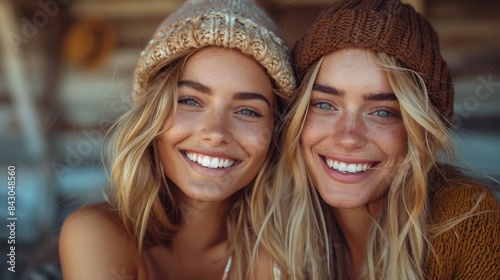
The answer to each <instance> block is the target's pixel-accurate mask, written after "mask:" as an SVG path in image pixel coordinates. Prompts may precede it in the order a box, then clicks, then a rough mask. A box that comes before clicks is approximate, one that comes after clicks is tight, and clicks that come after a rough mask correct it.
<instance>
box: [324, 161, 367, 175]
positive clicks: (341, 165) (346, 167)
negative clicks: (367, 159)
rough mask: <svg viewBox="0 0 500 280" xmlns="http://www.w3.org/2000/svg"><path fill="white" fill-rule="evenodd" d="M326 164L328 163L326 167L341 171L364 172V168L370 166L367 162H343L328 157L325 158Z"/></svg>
mask: <svg viewBox="0 0 500 280" xmlns="http://www.w3.org/2000/svg"><path fill="white" fill-rule="evenodd" d="M326 164H327V165H328V167H330V168H332V169H335V170H338V171H340V172H342V173H361V172H365V171H366V170H368V168H370V167H371V165H370V164H368V163H365V164H362V163H357V164H356V163H345V162H339V161H336V160H333V159H328V158H327V159H326Z"/></svg>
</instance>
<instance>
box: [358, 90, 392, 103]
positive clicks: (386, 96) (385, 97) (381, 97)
mask: <svg viewBox="0 0 500 280" xmlns="http://www.w3.org/2000/svg"><path fill="white" fill-rule="evenodd" d="M363 100H365V101H396V100H398V98H397V97H396V95H395V94H394V93H392V92H388V93H386V92H380V93H371V94H368V95H364V96H363Z"/></svg>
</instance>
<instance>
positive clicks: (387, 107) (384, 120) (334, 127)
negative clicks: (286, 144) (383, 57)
mask: <svg viewBox="0 0 500 280" xmlns="http://www.w3.org/2000/svg"><path fill="white" fill-rule="evenodd" d="M376 61H377V58H376V56H375V55H374V54H373V53H371V52H369V51H366V50H362V49H351V48H349V49H342V50H339V51H335V52H333V53H330V54H328V55H326V56H325V58H324V60H323V63H322V65H321V67H320V69H319V72H318V75H317V77H316V80H315V81H314V86H313V90H312V93H311V100H310V105H309V109H308V113H307V116H306V121H305V125H304V128H303V132H302V135H301V148H302V151H303V154H304V158H305V161H306V165H307V169H308V172H309V174H310V175H311V178H312V180H313V183H314V186H315V187H316V189H317V190H318V192H319V193H320V195H321V197H322V198H323V199H324V200H325V202H326V203H328V204H329V205H330V206H332V207H333V208H334V209H335V208H348V209H350V208H358V207H363V206H364V205H372V204H374V203H378V202H379V200H380V198H381V197H382V196H383V195H384V194H385V193H386V192H387V190H388V188H389V186H390V183H391V178H393V176H394V172H395V171H396V169H397V165H398V162H399V161H400V159H401V158H403V157H404V156H405V155H406V153H407V138H406V137H407V134H406V130H405V127H404V124H403V120H402V118H401V111H400V106H399V102H398V100H397V98H396V96H395V95H394V93H393V90H392V88H391V86H390V84H389V81H388V78H387V74H386V73H385V72H384V71H382V70H381V69H380V67H378V66H377V62H376Z"/></svg>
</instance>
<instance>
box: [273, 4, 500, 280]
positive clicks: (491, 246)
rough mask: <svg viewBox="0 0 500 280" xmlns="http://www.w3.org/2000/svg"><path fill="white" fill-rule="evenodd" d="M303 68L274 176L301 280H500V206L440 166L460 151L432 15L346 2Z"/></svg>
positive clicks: (301, 47)
mask: <svg viewBox="0 0 500 280" xmlns="http://www.w3.org/2000/svg"><path fill="white" fill-rule="evenodd" d="M292 60H293V62H294V65H295V66H296V67H297V68H296V70H297V72H296V74H297V77H298V80H299V81H300V82H301V84H300V86H299V90H298V93H297V95H294V97H293V98H292V101H291V105H290V108H291V109H290V111H289V112H288V113H287V115H286V117H285V128H284V131H283V139H281V146H282V147H286V149H285V150H284V155H283V160H281V161H280V163H279V165H278V166H277V169H276V170H275V172H274V173H273V174H272V176H271V177H272V178H268V180H272V181H273V184H274V188H272V189H274V190H277V191H281V192H282V193H281V194H279V193H278V194H273V196H275V197H281V199H280V200H279V201H277V202H276V204H275V205H273V206H272V207H271V208H270V209H269V210H270V211H269V212H268V215H269V217H273V216H274V215H276V213H289V218H287V217H286V216H285V217H282V219H283V220H294V223H288V224H284V226H286V227H287V230H286V232H287V234H286V235H284V236H286V238H287V239H286V240H285V241H284V242H285V243H286V244H293V245H294V246H290V247H289V248H288V251H289V252H288V253H287V254H285V255H287V257H288V258H287V260H286V261H283V263H287V265H286V266H287V267H292V268H294V269H295V270H292V271H291V272H290V275H291V276H292V277H291V278H294V279H304V278H309V279H311V278H313V279H321V276H317V275H318V273H319V275H323V276H322V277H324V278H323V279H398V280H401V279H500V262H499V260H500V211H499V209H500V208H499V203H498V201H497V200H496V198H495V196H494V195H493V193H492V191H491V190H490V189H489V188H488V187H486V186H484V185H482V184H481V183H479V182H477V181H475V180H473V179H472V178H469V177H467V176H466V175H464V174H463V173H462V171H461V170H459V169H458V168H457V167H453V166H451V165H448V164H444V163H441V161H442V160H443V159H447V160H450V161H452V160H453V158H451V156H452V154H453V152H456V151H454V150H453V148H452V147H453V146H452V144H450V143H451V139H450V134H449V130H450V127H451V118H452V114H453V85H452V81H451V78H450V74H449V71H448V67H447V64H446V62H445V61H444V60H443V58H442V56H441V54H440V50H439V45H438V39H437V35H436V33H435V31H434V30H433V28H432V27H431V25H430V24H429V23H428V22H427V21H426V20H425V19H424V17H423V16H421V15H420V14H418V13H417V12H416V11H415V10H414V9H413V8H412V7H411V6H409V5H407V4H402V3H401V2H400V1H399V0H388V1H387V0H386V1H382V0H375V1H371V0H370V1H368V0H352V1H336V2H335V3H334V4H333V5H332V6H331V7H329V8H327V9H325V10H324V11H323V12H322V13H321V14H320V15H319V17H318V18H317V19H316V21H315V22H314V23H313V24H312V26H311V27H310V28H309V29H308V31H307V32H306V33H305V34H304V35H303V36H302V37H301V38H300V39H299V40H298V42H297V43H296V45H295V47H294V49H293V51H292ZM446 156H450V158H446ZM450 161H448V162H450ZM283 185H285V186H286V188H283V187H280V186H283ZM290 194H291V195H290ZM290 205H292V207H291V206H290ZM297 217H300V218H301V219H300V220H298V219H297ZM270 220H271V219H270ZM269 224H271V223H269ZM275 229H276V227H274V226H272V225H270V226H266V227H265V228H264V232H266V234H265V236H274V235H276V234H274V233H273V232H272V231H273V230H275ZM318 236H322V238H318ZM264 242H267V241H266V240H264ZM295 252H299V253H300V254H296V253H295ZM313 266H315V267H316V268H320V269H322V270H323V271H322V272H318V271H312V270H311V267H313ZM312 273H316V274H317V275H316V276H314V277H311V275H312ZM321 273H323V274H321ZM325 275H327V276H325Z"/></svg>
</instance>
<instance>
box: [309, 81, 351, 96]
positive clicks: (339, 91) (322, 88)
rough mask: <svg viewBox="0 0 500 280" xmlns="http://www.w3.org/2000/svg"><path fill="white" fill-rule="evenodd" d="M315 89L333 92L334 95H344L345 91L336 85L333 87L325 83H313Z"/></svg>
mask: <svg viewBox="0 0 500 280" xmlns="http://www.w3.org/2000/svg"><path fill="white" fill-rule="evenodd" d="M312 89H313V90H314V91H319V92H322V93H326V94H333V95H337V96H340V97H342V96H344V94H345V93H344V92H343V91H341V90H338V89H336V88H334V87H331V86H325V85H320V84H313V88H312Z"/></svg>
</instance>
